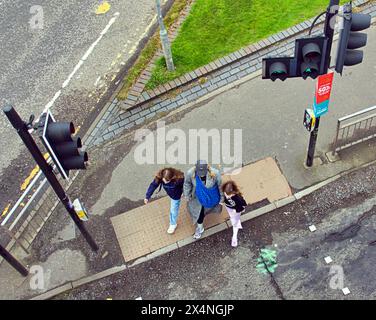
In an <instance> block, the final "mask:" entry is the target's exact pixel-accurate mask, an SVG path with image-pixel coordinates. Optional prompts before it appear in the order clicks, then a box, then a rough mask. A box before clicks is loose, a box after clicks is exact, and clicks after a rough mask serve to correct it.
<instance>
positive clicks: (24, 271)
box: [0, 245, 29, 277]
mask: <svg viewBox="0 0 376 320" xmlns="http://www.w3.org/2000/svg"><path fill="white" fill-rule="evenodd" d="M0 255H1V256H2V257H3V258H4V260H6V261H7V262H8V263H9V264H10V265H11V266H12V267H13V268H14V269H16V270H17V271H18V272H19V273H20V274H21V275H22V276H24V277H27V276H28V274H29V271H28V270H27V269H26V268H25V267H24V266H23V265H22V264H21V263H20V262H19V261H18V260H17V259H16V258H15V257H13V256H12V255H11V254H10V253H9V252H8V251H7V250H6V249H5V248H4V247H3V246H2V245H0Z"/></svg>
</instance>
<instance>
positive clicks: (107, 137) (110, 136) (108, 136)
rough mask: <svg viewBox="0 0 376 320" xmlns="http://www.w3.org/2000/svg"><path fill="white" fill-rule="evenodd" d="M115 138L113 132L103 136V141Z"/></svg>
mask: <svg viewBox="0 0 376 320" xmlns="http://www.w3.org/2000/svg"><path fill="white" fill-rule="evenodd" d="M113 136H114V133H113V132H109V133H107V134H105V135H104V136H103V140H109V139H111V138H112V137H113Z"/></svg>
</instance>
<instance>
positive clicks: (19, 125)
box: [3, 106, 99, 251]
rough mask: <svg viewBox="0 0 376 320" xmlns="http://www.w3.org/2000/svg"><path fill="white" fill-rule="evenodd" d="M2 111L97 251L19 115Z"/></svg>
mask: <svg viewBox="0 0 376 320" xmlns="http://www.w3.org/2000/svg"><path fill="white" fill-rule="evenodd" d="M3 111H4V113H5V115H6V116H7V118H8V119H9V121H10V122H11V124H12V125H13V127H14V128H15V129H16V130H17V133H18V135H19V136H20V137H21V139H22V141H23V142H24V144H25V146H26V147H27V149H28V150H29V151H30V153H31V155H32V156H33V158H34V160H35V162H36V163H37V164H38V166H39V168H40V169H41V170H42V171H43V173H44V175H45V177H46V179H47V180H48V182H49V183H50V185H51V187H52V189H54V191H55V193H56V195H57V197H58V198H59V199H60V201H61V202H62V204H63V205H64V207H65V209H66V210H67V211H68V213H69V215H70V216H71V218H72V220H73V221H74V223H75V224H76V226H77V227H78V229H79V230H80V231H81V233H82V235H83V236H84V238H85V239H86V241H87V242H88V243H89V245H90V247H91V248H92V249H93V250H94V251H97V250H98V249H99V248H98V246H97V244H96V243H95V241H94V239H93V238H92V237H91V235H90V233H89V232H88V231H87V230H86V228H85V226H84V224H83V222H82V221H81V220H80V218H79V217H78V216H77V214H76V211H75V210H74V207H73V204H72V202H71V201H70V199H69V197H68V195H67V194H66V193H65V191H64V188H63V187H62V186H61V185H60V183H59V181H58V180H57V178H56V176H55V174H54V173H53V172H52V167H51V166H50V165H49V164H48V163H47V161H46V160H45V159H44V157H43V155H42V153H41V152H40V150H39V148H38V146H37V145H36V143H35V141H34V139H33V137H32V136H31V135H30V133H29V131H28V129H27V126H26V124H25V122H24V121H22V119H21V118H20V116H19V114H18V113H17V112H16V110H15V109H14V108H13V107H12V106H6V107H4V108H3Z"/></svg>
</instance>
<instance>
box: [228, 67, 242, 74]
mask: <svg viewBox="0 0 376 320" xmlns="http://www.w3.org/2000/svg"><path fill="white" fill-rule="evenodd" d="M239 71H240V69H239V68H233V69H232V70H231V71H230V74H231V75H234V74H235V73H238V72H239Z"/></svg>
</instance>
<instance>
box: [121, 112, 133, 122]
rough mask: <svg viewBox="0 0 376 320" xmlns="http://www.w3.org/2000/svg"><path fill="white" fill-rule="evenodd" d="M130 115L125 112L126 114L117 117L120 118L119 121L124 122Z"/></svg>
mask: <svg viewBox="0 0 376 320" xmlns="http://www.w3.org/2000/svg"><path fill="white" fill-rule="evenodd" d="M131 115H132V114H131V113H130V112H129V111H126V112H123V113H121V114H120V115H119V118H120V119H121V120H124V119H127V118H129V117H130V116H131Z"/></svg>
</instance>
